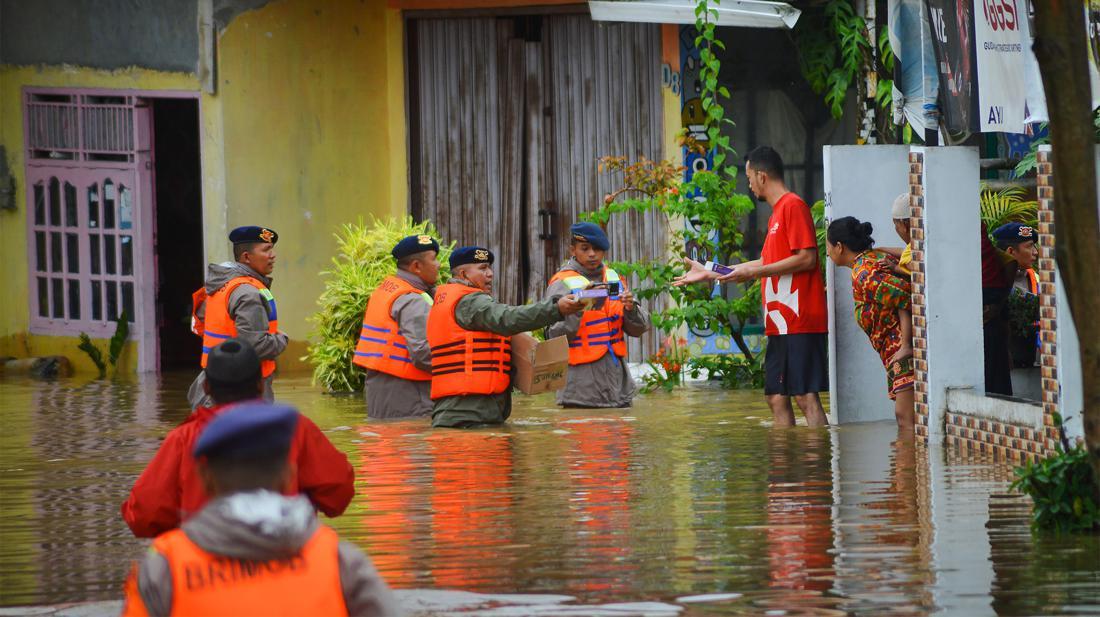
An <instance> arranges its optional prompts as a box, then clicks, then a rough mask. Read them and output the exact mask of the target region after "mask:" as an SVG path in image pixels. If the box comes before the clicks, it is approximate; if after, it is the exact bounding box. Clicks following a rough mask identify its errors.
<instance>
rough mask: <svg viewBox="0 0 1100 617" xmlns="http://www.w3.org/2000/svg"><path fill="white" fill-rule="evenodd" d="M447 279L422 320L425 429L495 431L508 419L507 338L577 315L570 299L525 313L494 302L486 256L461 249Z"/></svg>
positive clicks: (578, 308) (534, 306)
mask: <svg viewBox="0 0 1100 617" xmlns="http://www.w3.org/2000/svg"><path fill="white" fill-rule="evenodd" d="M450 265H451V274H452V275H453V277H454V278H452V279H451V281H450V282H449V283H447V284H446V285H441V286H439V287H438V288H436V291H435V305H434V306H432V310H431V312H430V313H429V315H428V344H429V345H430V346H431V351H432V401H433V403H434V408H433V410H432V426H438V427H452V428H465V427H471V426H477V425H479V424H500V423H502V422H504V421H505V420H507V419H508V416H509V415H510V414H511V413H512V393H511V390H512V383H511V382H512V380H511V374H510V373H511V368H512V367H511V360H512V354H511V342H510V340H509V338H508V337H510V336H512V335H513V334H519V333H521V332H527V331H530V330H536V329H538V328H544V327H546V326H549V325H550V324H553V323H556V322H558V321H561V320H562V319H563V318H565V317H566V316H569V315H573V314H575V313H579V312H580V311H581V310H583V309H584V305H583V304H581V303H580V302H579V301H577V299H576V298H574V297H573V296H571V295H562V296H553V297H550V298H546V299H544V300H542V301H541V302H537V303H535V304H528V305H526V306H508V305H506V304H499V303H497V302H496V301H494V300H493V298H492V296H490V295H489V293H490V292H491V291H492V288H493V253H492V252H491V251H490V250H489V249H485V248H481V247H477V246H464V247H462V248H459V249H456V250H455V252H453V253H451V259H450Z"/></svg>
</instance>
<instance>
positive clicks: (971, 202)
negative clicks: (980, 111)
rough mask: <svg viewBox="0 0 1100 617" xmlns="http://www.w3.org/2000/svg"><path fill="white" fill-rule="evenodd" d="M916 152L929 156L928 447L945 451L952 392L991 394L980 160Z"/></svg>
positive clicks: (961, 151)
mask: <svg viewBox="0 0 1100 617" xmlns="http://www.w3.org/2000/svg"><path fill="white" fill-rule="evenodd" d="M913 150H914V151H918V152H923V154H924V168H923V174H922V177H921V181H922V182H921V184H922V185H923V188H924V202H923V205H924V277H925V290H924V296H925V297H924V300H925V302H926V310H927V333H928V338H927V356H928V357H927V363H928V367H927V371H928V384H927V386H928V440H929V442H931V443H941V442H942V440H943V431H944V414H945V413H946V411H947V390H948V388H955V387H963V388H966V387H977V388H979V389H981V390H984V389H985V374H984V369H983V366H982V360H981V359H982V355H981V354H982V298H981V287H982V282H981V269H980V264H981V256H980V252H979V243H978V240H979V238H980V237H981V236H980V229H981V227H980V221H979V218H978V211H979V208H978V152H977V150H976V149H974V148H962V147H956V148H947V147H941V148H913Z"/></svg>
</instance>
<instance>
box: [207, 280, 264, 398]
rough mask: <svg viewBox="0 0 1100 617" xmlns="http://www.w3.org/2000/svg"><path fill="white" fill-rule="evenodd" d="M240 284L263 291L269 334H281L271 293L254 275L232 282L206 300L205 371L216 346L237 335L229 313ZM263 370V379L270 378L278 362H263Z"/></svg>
mask: <svg viewBox="0 0 1100 617" xmlns="http://www.w3.org/2000/svg"><path fill="white" fill-rule="evenodd" d="M241 285H251V286H253V287H255V288H256V289H258V290H260V295H261V296H263V298H264V300H266V301H267V331H268V332H270V333H271V334H275V333H277V332H278V331H279V319H278V317H279V315H278V313H277V312H276V310H275V296H273V295H271V290H270V289H268V288H267V287H264V284H263V283H261V282H260V281H258V280H256V279H254V278H252V277H251V276H238V277H236V278H234V279H230V281H229V282H228V283H226V284H225V285H224V286H222V288H221V289H219V290H217V291H215V292H214V293H212V294H210V295H209V296H207V298H206V315H205V319H204V320H203V328H202V360H201V361H200V362H199V363H200V364H201V365H202V367H203V368H206V358H207V356H209V355H210V350H211V349H213V348H215V347H217V346H218V344H219V343H221V342H222V341H224V340H226V339H230V338H236V336H237V324H236V322H234V321H233V316H232V315H230V314H229V297H230V296H231V295H233V290H234V289H236V288H238V287H240V286H241ZM196 293H197V292H196ZM192 321H194V316H192ZM193 329H194V328H193ZM260 371H261V372H262V373H263V376H264V377H270V376H271V374H272V373H274V372H275V361H274V360H261V361H260Z"/></svg>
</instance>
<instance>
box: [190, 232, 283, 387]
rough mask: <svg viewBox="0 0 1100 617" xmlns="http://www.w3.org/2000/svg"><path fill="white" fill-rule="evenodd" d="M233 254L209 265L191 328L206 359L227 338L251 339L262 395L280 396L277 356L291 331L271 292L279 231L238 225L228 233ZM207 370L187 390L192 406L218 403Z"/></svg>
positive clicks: (195, 297)
mask: <svg viewBox="0 0 1100 617" xmlns="http://www.w3.org/2000/svg"><path fill="white" fill-rule="evenodd" d="M229 241H230V242H232V243H233V259H234V261H227V262H224V263H220V264H210V266H209V267H208V268H207V270H206V286H205V287H203V288H202V289H199V290H198V291H196V292H195V293H194V295H193V296H192V297H193V298H194V314H193V315H192V318H191V330H192V331H193V332H194V333H195V334H198V335H199V336H201V337H202V361H201V365H202V367H203V368H204V369H205V368H206V359H207V356H208V355H209V353H210V350H211V349H213V348H214V347H216V346H218V345H219V344H220V343H221V342H222V341H225V340H227V339H231V338H235V339H239V340H242V341H244V342H245V343H248V344H249V345H250V346H251V347H252V349H254V350H255V351H256V355H258V356H259V357H260V361H261V362H260V371H261V373H262V374H263V380H264V391H263V399H264V400H265V401H267V402H271V401H274V400H275V392H274V390H273V389H272V387H271V382H272V381H274V379H275V358H276V357H278V356H279V354H281V353H283V350H284V349H286V344H287V336H286V334H283V333H282V332H280V331H279V322H278V314H277V312H276V310H275V297H274V296H273V295H271V273H272V272H273V271H274V270H275V243H276V242H278V241H279V234H277V233H275V231H274V230H271V229H268V228H266V227H255V226H251V227H238V228H236V229H234V230H233V231H232V232H230V234H229ZM205 380H206V373H205V371H204V372H202V373H199V376H198V377H196V378H195V381H194V382H193V383H192V384H191V388H190V390H188V392H187V400H188V401H189V402H190V403H191V407H192V408H196V407H209V406H211V404H212V403H213V401H212V400H211V399H210V397H209V395H207V393H206V392H205V390H204V388H203V382H204V381H205Z"/></svg>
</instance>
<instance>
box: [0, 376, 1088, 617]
mask: <svg viewBox="0 0 1100 617" xmlns="http://www.w3.org/2000/svg"><path fill="white" fill-rule="evenodd" d="M192 377H193V375H192V374H190V373H188V374H180V375H167V376H164V377H161V378H148V379H146V380H145V381H135V382H121V383H112V382H109V381H82V380H79V379H69V380H60V381H55V382H32V381H27V380H14V379H8V380H7V381H0V413H2V416H0V417H2V420H3V421H2V426H0V605H4V606H13V605H26V604H45V603H59V602H70V601H90V600H108V599H116V598H118V597H119V596H120V591H119V590H120V586H121V581H122V578H123V576H124V575H125V573H126V571H127V569H128V567H129V563H130V562H131V561H132V560H133V559H135V558H137V557H138V556H139V555H140V554H141V552H142V550H143V549H144V547H145V545H146V543H145V542H143V541H139V540H136V539H134V538H133V537H132V536H131V535H130V532H129V530H128V529H127V527H126V525H125V523H124V522H123V521H122V519H121V517H120V516H119V505H120V504H121V502H122V501H123V500H124V499H125V497H126V495H127V494H128V492H129V489H130V486H131V485H132V483H133V481H134V479H135V478H136V477H137V475H138V473H140V471H141V470H142V468H143V466H144V464H145V463H146V461H148V459H149V458H150V457H151V456H152V454H153V452H154V451H155V450H156V448H157V446H158V444H159V441H160V439H161V438H162V437H163V436H164V434H165V433H166V432H167V431H168V430H169V429H170V428H172V427H173V426H174V425H175V424H177V423H178V422H180V421H181V420H182V419H183V418H184V417H185V416H186V414H187V411H188V410H187V408H186V402H185V396H184V395H185V391H186V388H187V386H188V385H189V383H190V380H191V378H192ZM276 394H277V397H278V398H279V399H280V400H282V401H285V402H289V403H292V404H295V405H297V406H298V407H299V408H300V409H301V410H302V411H303V412H304V413H306V414H307V415H309V416H310V417H311V418H312V419H313V420H314V421H316V422H317V424H318V425H319V426H320V427H321V428H322V429H324V430H325V432H326V434H327V435H328V436H329V438H330V439H332V441H333V442H334V443H335V444H336V445H337V447H339V448H340V449H341V450H343V451H344V452H346V453H347V454H348V456H349V458H350V459H351V461H352V464H353V465H354V466H355V468H356V470H357V496H356V498H355V499H354V500H353V502H352V504H351V506H350V507H349V509H348V511H347V512H346V513H345V514H344V515H343V516H342V517H340V518H338V519H334V520H331V521H329V523H330V524H332V525H333V526H334V527H335V528H336V529H337V530H338V531H339V532H340V534H341V535H342V536H343V537H344V538H345V539H348V540H351V541H353V542H355V543H356V544H358V545H359V546H361V547H362V548H363V549H365V550H366V551H367V552H368V553H369V554H370V555H371V557H372V558H373V559H374V561H375V564H376V565H377V566H378V568H379V570H380V571H381V573H382V574H383V576H384V577H385V578H386V580H387V581H389V583H390V584H391V585H392V586H393V587H395V588H398V589H413V590H434V589H452V590H464V591H471V592H480V593H523V594H565V595H568V596H573V597H575V598H576V602H578V603H584V604H601V603H622V602H663V603H666V604H668V605H673V606H672V608H673V609H676V608H677V607H679V608H681V609H682V610H683V612H682V613H681V614H765V613H766V614H774V615H784V614H785V615H801V614H852V615H883V614H926V613H942V614H952V615H991V614H998V615H1054V614H1100V536H1096V535H1093V536H1072V537H1069V538H1062V539H1060V538H1057V537H1055V536H1045V537H1042V538H1033V537H1032V535H1031V533H1030V532H1029V530H1028V527H1027V522H1028V521H1027V516H1028V502H1027V501H1026V500H1024V499H1022V498H1020V497H1017V496H1014V495H1010V494H1008V491H1007V485H1008V482H1009V480H1010V479H1011V468H1010V467H1008V466H1005V465H993V464H991V463H989V462H986V461H982V460H978V459H972V458H971V459H961V458H958V457H957V456H955V455H954V454H951V453H945V452H943V451H942V450H940V449H938V448H933V449H930V450H926V449H923V448H919V447H916V446H915V445H914V444H913V443H912V442H909V441H898V440H897V436H896V431H895V428H894V426H893V425H892V423H879V424H864V425H852V426H845V427H841V428H834V429H830V430H810V429H805V428H798V429H794V430H787V431H773V430H771V429H770V428H768V422H769V421H770V413H769V412H768V410H767V408H766V406H765V405H764V403H763V399H762V397H761V395H760V394H759V393H758V392H736V391H734V392H731V391H723V390H720V389H717V388H713V387H709V386H702V385H696V386H690V387H687V388H685V389H683V390H681V391H679V392H676V393H674V394H671V395H669V394H653V395H648V396H642V397H640V398H639V399H638V400H637V401H636V406H635V407H634V408H633V409H626V410H559V409H557V408H556V407H554V406H553V400H552V398H551V397H549V396H539V397H523V396H521V395H520V396H517V397H516V409H515V411H514V412H513V416H512V419H511V421H510V423H509V424H507V425H505V426H503V427H497V428H492V429H479V430H472V431H453V430H441V429H436V430H432V429H430V428H428V426H427V422H426V421H410V422H388V423H381V422H367V421H366V419H365V411H364V405H363V402H362V398H361V397H359V396H354V397H352V396H346V397H334V396H325V395H322V394H321V393H320V392H319V390H318V389H316V388H314V387H311V386H310V384H309V379H308V376H297V377H284V378H281V379H279V380H278V381H277V382H276ZM702 594H726V595H724V596H718V597H704V598H698V600H702V601H699V602H692V601H691V600H692V598H686V599H685V597H687V596H696V595H702ZM509 614H524V612H523V611H520V612H516V613H509ZM570 614H574V613H570Z"/></svg>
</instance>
